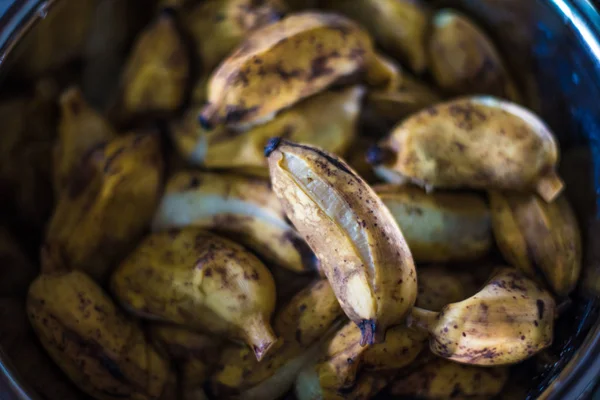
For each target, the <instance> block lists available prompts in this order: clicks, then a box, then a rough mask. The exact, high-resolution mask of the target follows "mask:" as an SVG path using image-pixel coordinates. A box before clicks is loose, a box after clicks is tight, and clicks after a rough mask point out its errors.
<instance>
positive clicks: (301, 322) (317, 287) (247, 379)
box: [211, 280, 343, 400]
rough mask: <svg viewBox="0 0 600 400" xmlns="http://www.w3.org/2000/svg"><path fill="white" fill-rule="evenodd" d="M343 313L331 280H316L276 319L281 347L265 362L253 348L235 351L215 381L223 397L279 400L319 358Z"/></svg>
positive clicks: (221, 362)
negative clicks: (256, 355)
mask: <svg viewBox="0 0 600 400" xmlns="http://www.w3.org/2000/svg"><path fill="white" fill-rule="evenodd" d="M342 315H343V312H342V309H341V308H340V306H339V303H338V301H337V299H336V297H335V294H334V293H333V290H332V289H331V286H330V285H329V283H328V282H327V281H326V280H319V281H315V282H314V283H313V284H311V285H310V286H308V287H307V288H306V289H304V290H302V291H301V292H299V293H298V294H296V296H294V297H293V298H292V300H290V302H289V303H287V304H286V305H285V306H284V307H283V308H282V309H281V310H280V311H279V312H278V313H277V315H276V317H275V319H274V321H275V322H274V329H275V332H276V333H277V334H278V336H279V338H280V343H281V346H280V347H279V348H277V349H275V350H274V351H273V352H272V353H270V354H269V355H267V357H266V358H265V359H264V360H262V361H261V362H260V363H259V362H257V361H256V360H255V359H254V358H253V357H251V356H250V354H249V351H248V350H247V349H242V348H239V347H229V348H226V349H225V350H224V352H223V353H222V354H221V358H220V360H219V363H218V364H219V365H218V368H217V372H216V374H215V375H214V376H213V377H212V379H211V385H212V387H213V391H214V392H215V395H217V396H218V397H219V398H226V397H228V396H234V397H237V398H241V399H257V400H269V399H272V400H275V399H277V398H279V397H280V396H282V395H283V394H285V393H286V392H287V391H288V390H289V389H290V388H291V387H292V385H293V383H294V380H295V378H296V375H297V374H298V372H299V371H300V369H301V368H302V367H303V366H304V365H305V364H307V363H309V362H311V361H313V360H316V359H317V358H318V357H319V356H320V353H321V346H322V344H323V341H324V340H325V339H326V338H327V337H328V333H329V332H331V330H332V328H335V326H336V321H337V320H338V319H339V318H340V317H341V316H342Z"/></svg>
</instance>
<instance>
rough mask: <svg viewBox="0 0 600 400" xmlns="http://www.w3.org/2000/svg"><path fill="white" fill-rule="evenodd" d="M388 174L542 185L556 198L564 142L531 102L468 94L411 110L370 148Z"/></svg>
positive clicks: (451, 183)
mask: <svg viewBox="0 0 600 400" xmlns="http://www.w3.org/2000/svg"><path fill="white" fill-rule="evenodd" d="M369 160H370V162H371V164H373V165H375V166H376V167H377V171H378V173H379V174H380V176H381V177H382V178H384V179H385V180H386V181H388V182H392V183H404V182H405V181H411V182H413V183H416V184H417V185H419V186H423V187H425V188H426V189H427V190H428V191H430V190H432V189H433V188H461V187H468V188H475V189H482V188H484V189H509V190H535V191H537V192H538V193H539V194H540V196H542V197H543V198H544V200H546V201H552V200H553V199H555V198H556V197H557V196H558V194H560V192H561V191H562V189H563V183H562V181H561V179H560V178H559V177H558V175H557V174H556V171H555V168H556V163H557V161H558V146H557V143H556V140H555V138H554V136H553V134H552V132H551V131H550V129H549V128H548V127H547V126H546V124H545V123H544V122H543V121H542V120H541V119H539V118H538V117H537V116H536V115H534V114H533V113H532V112H530V111H529V110H527V109H525V108H523V107H521V106H519V105H517V104H514V103H510V102H507V101H504V100H500V99H498V98H495V97H490V96H475V97H465V98H460V99H457V100H452V101H449V102H446V103H441V104H439V105H436V106H433V107H430V108H428V109H425V110H423V111H421V112H419V113H417V114H414V115H413V116H411V117H409V118H407V119H406V120H404V121H403V122H401V123H400V124H399V125H397V126H396V127H395V128H394V130H393V131H392V133H391V135H390V136H389V137H388V138H387V139H385V140H384V141H383V142H382V143H381V145H380V146H379V147H376V148H374V149H372V151H371V152H370V154H369Z"/></svg>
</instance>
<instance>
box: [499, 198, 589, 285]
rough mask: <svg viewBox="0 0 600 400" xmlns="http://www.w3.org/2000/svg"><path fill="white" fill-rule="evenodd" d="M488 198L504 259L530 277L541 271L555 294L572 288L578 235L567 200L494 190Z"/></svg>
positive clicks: (576, 276)
mask: <svg viewBox="0 0 600 400" xmlns="http://www.w3.org/2000/svg"><path fill="white" fill-rule="evenodd" d="M489 198H490V203H491V209H492V225H493V228H494V235H495V237H496V242H497V243H498V247H499V248H500V251H501V252H502V255H503V256H504V258H506V260H507V261H508V262H509V263H510V264H511V265H513V266H515V267H517V268H519V269H520V270H522V271H523V272H525V273H527V274H529V275H530V276H535V273H536V271H537V270H539V271H541V272H542V274H543V275H544V277H545V278H546V281H547V282H548V284H549V285H550V287H551V288H552V290H553V291H554V292H555V293H556V294H558V295H559V296H566V295H568V294H569V293H570V292H571V291H573V289H574V288H575V285H577V281H578V280H579V275H580V273H581V259H582V254H581V235H580V232H579V227H578V224H577V219H576V217H575V214H574V213H573V210H572V209H571V206H570V205H569V203H568V201H567V199H566V198H565V197H564V196H560V197H559V198H558V199H556V200H555V201H554V202H552V203H546V202H545V201H543V200H542V199H541V198H539V197H538V196H536V195H525V194H516V193H500V192H497V191H492V192H490V193H489Z"/></svg>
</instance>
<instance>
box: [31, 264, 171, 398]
mask: <svg viewBox="0 0 600 400" xmlns="http://www.w3.org/2000/svg"><path fill="white" fill-rule="evenodd" d="M27 314H28V315H29V319H30V322H31V324H32V326H33V328H34V330H35V332H36V333H37V335H38V337H39V339H40V341H41V343H42V345H43V346H44V348H45V349H46V351H47V352H48V353H49V354H50V356H51V357H52V359H53V360H54V361H55V362H56V364H57V365H58V366H59V367H60V368H61V369H62V370H63V371H64V372H65V373H66V374H67V376H69V378H71V380H72V381H73V382H74V383H75V384H76V385H77V386H79V388H80V389H82V390H83V391H84V392H86V393H87V394H89V395H90V396H92V397H93V398H96V399H101V400H104V399H118V398H123V397H128V398H131V399H140V400H145V399H157V398H159V396H160V395H161V394H162V392H163V389H164V387H165V383H166V381H167V377H168V375H169V364H168V362H167V361H165V359H163V358H162V357H161V356H160V355H159V354H158V353H157V352H156V351H155V350H154V349H153V348H152V346H151V345H150V343H149V342H148V341H147V340H146V338H145V336H144V333H143V332H142V330H141V329H140V328H139V326H138V325H137V324H135V323H134V322H132V321H130V320H129V319H127V317H126V316H125V315H124V314H123V313H122V312H121V311H120V310H119V308H117V307H116V305H115V304H114V303H113V301H112V300H111V299H110V297H108V295H107V294H106V293H104V291H103V290H102V289H101V288H100V286H98V285H97V284H96V283H94V281H93V280H92V279H91V278H89V277H88V276H87V275H86V274H84V273H83V272H80V271H72V272H68V273H64V274H63V273H59V274H45V275H41V276H39V277H38V278H37V279H36V280H35V281H34V282H33V283H32V285H31V287H30V288H29V294H28V297H27Z"/></svg>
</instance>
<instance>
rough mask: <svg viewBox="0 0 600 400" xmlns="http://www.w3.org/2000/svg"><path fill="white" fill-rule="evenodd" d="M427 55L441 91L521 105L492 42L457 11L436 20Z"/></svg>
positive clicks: (442, 12)
mask: <svg viewBox="0 0 600 400" xmlns="http://www.w3.org/2000/svg"><path fill="white" fill-rule="evenodd" d="M428 53H429V60H430V64H431V73H432V75H433V77H434V78H435V81H436V83H437V84H438V86H439V87H440V88H441V89H442V90H444V91H446V92H448V93H450V94H452V95H464V94H481V93H485V94H489V95H492V96H497V97H502V98H506V99H508V100H511V101H514V102H519V100H520V96H519V93H518V91H517V88H516V87H515V84H514V82H513V81H512V78H511V77H510V75H509V73H508V71H507V70H506V67H505V66H504V62H503V60H502V58H501V57H500V54H498V50H496V47H495V46H494V43H493V42H492V40H491V39H490V38H489V37H488V36H487V35H486V34H485V33H484V32H483V31H482V30H481V29H480V28H479V27H478V26H477V25H475V24H474V23H473V22H472V21H471V20H470V19H469V18H467V16H465V15H463V14H461V13H459V12H458V11H455V10H451V9H444V10H441V11H438V13H437V14H436V15H435V16H434V17H433V22H432V31H431V36H430V38H429V43H428Z"/></svg>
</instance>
